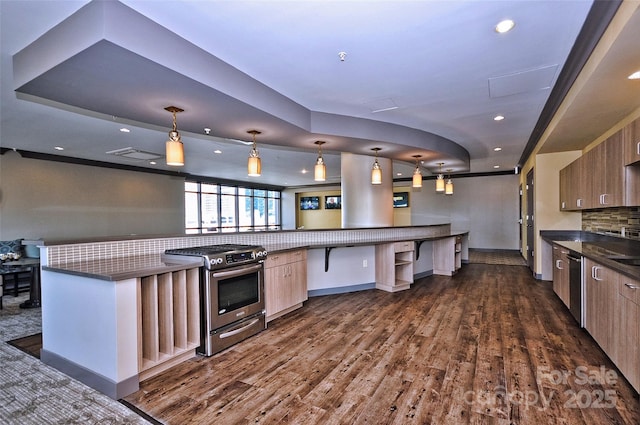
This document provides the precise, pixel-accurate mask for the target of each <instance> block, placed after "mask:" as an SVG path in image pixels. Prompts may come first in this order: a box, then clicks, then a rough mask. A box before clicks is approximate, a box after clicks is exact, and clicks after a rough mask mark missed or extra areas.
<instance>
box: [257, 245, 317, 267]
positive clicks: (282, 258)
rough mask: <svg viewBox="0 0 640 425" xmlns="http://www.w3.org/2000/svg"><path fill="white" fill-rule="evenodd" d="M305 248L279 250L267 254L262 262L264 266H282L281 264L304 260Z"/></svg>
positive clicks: (305, 256)
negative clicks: (287, 250) (286, 250)
mask: <svg viewBox="0 0 640 425" xmlns="http://www.w3.org/2000/svg"><path fill="white" fill-rule="evenodd" d="M306 260H307V250H306V249H299V250H297V251H289V252H279V253H277V254H269V255H267V259H266V260H265V262H264V266H265V268H270V267H277V266H282V265H283V264H289V263H293V262H296V261H306Z"/></svg>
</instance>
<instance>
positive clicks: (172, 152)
mask: <svg viewBox="0 0 640 425" xmlns="http://www.w3.org/2000/svg"><path fill="white" fill-rule="evenodd" d="M164 109H165V111H168V112H171V113H172V114H173V127H172V129H171V131H170V132H169V140H167V143H166V144H165V145H166V148H165V156H166V157H167V165H172V166H177V167H181V166H183V165H184V146H183V144H182V140H181V139H180V133H178V124H177V120H176V114H177V113H178V112H183V109H180V108H178V107H176V106H167V107H166V108H164Z"/></svg>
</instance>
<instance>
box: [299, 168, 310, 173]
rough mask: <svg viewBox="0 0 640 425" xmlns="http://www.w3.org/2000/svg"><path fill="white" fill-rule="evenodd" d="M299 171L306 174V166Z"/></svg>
mask: <svg viewBox="0 0 640 425" xmlns="http://www.w3.org/2000/svg"><path fill="white" fill-rule="evenodd" d="M300 172H301V173H302V174H307V173H308V171H307V169H306V168H303V169H302V171H300Z"/></svg>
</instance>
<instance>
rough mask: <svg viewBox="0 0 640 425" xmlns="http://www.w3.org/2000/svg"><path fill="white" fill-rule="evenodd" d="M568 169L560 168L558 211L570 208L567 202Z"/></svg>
mask: <svg viewBox="0 0 640 425" xmlns="http://www.w3.org/2000/svg"><path fill="white" fill-rule="evenodd" d="M568 171H569V169H568V167H564V168H563V169H562V170H560V211H568V210H570V209H571V205H570V204H569V181H568V179H569V175H568V174H569V173H568Z"/></svg>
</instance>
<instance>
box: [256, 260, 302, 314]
mask: <svg viewBox="0 0 640 425" xmlns="http://www.w3.org/2000/svg"><path fill="white" fill-rule="evenodd" d="M264 274H265V279H264V280H265V282H264V293H265V308H266V310H267V315H266V320H267V322H269V321H271V320H273V319H275V318H278V317H280V316H283V315H284V314H287V313H289V312H291V311H293V310H295V309H297V308H300V307H302V303H303V302H304V301H306V300H307V299H308V295H307V251H306V250H304V249H300V250H296V251H291V252H284V253H278V254H274V255H269V256H267V259H266V260H265V269H264Z"/></svg>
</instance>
